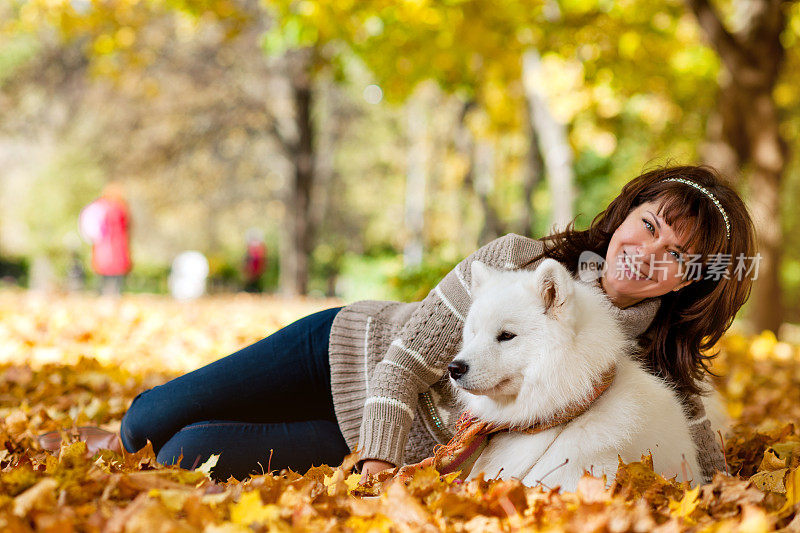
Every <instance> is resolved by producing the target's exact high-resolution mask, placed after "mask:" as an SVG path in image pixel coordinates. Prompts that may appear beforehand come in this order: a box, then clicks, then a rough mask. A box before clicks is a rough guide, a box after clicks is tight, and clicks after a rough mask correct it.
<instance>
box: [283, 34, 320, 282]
mask: <svg viewBox="0 0 800 533" xmlns="http://www.w3.org/2000/svg"><path fill="white" fill-rule="evenodd" d="M311 61H312V51H310V50H300V51H297V53H295V54H292V57H290V58H289V62H290V73H289V79H290V83H291V93H292V101H293V103H294V122H295V129H296V139H295V140H294V142H292V143H291V144H290V146H288V147H287V148H288V149H287V152H288V153H289V154H291V160H292V164H293V166H294V168H293V179H292V182H291V184H290V186H289V191H288V193H289V194H288V198H287V202H286V206H287V213H286V222H287V225H286V231H287V233H286V234H285V235H284V242H285V244H284V246H283V247H282V253H281V256H282V259H281V292H283V293H284V294H287V295H301V294H306V292H308V274H309V266H310V255H311V251H312V245H313V230H314V227H313V223H312V221H311V192H312V188H313V185H314V175H315V168H314V155H315V154H314V124H313V121H312V117H311V107H312V101H313V87H312V78H311Z"/></svg>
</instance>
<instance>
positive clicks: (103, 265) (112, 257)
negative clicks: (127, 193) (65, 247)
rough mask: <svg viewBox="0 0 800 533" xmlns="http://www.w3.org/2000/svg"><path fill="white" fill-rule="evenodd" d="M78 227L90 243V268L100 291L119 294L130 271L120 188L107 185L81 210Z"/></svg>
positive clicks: (127, 219)
mask: <svg viewBox="0 0 800 533" xmlns="http://www.w3.org/2000/svg"><path fill="white" fill-rule="evenodd" d="M79 225H80V230H81V234H82V235H83V236H84V237H85V238H86V239H87V240H88V241H89V242H90V243H91V244H92V269H93V270H94V271H95V273H96V274H97V275H99V276H100V277H101V283H100V292H101V293H102V294H110V295H118V294H120V293H121V292H122V285H123V283H124V281H125V276H126V275H127V274H128V272H130V270H131V254H130V248H129V240H130V235H129V234H130V214H129V212H128V206H127V204H126V203H125V200H124V199H123V197H122V190H121V188H120V187H119V186H118V185H115V184H109V185H108V186H106V188H105V189H104V190H103V193H102V195H101V196H100V197H99V198H98V199H97V200H95V201H93V202H92V203H90V204H89V205H87V206H86V207H85V208H84V209H83V211H81V214H80V219H79Z"/></svg>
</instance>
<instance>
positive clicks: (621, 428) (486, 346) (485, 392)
mask: <svg viewBox="0 0 800 533" xmlns="http://www.w3.org/2000/svg"><path fill="white" fill-rule="evenodd" d="M472 298H473V303H472V306H471V308H470V310H469V313H468V315H467V319H466V323H465V325H464V339H463V347H462V349H461V351H460V352H459V354H458V355H457V356H456V358H455V359H454V362H461V363H464V364H466V365H468V370H467V372H466V373H465V374H464V375H463V376H461V377H460V378H459V379H453V378H452V376H451V382H452V383H453V384H454V385H455V386H456V389H457V390H458V393H459V397H460V400H461V401H462V402H463V404H464V406H465V407H466V408H467V409H469V410H470V411H471V412H472V413H473V414H474V415H476V416H477V417H478V418H480V419H482V420H486V421H491V422H497V423H503V424H512V425H513V426H514V427H526V426H529V425H530V424H531V423H532V422H533V421H535V420H539V419H547V418H549V417H553V416H555V415H557V414H558V413H559V411H561V410H562V409H564V408H566V407H567V406H569V405H571V404H575V403H577V402H580V401H582V400H584V399H586V398H587V397H588V396H589V395H590V394H591V391H592V388H593V383H595V382H596V380H597V378H598V377H599V376H600V375H601V374H602V373H603V372H604V371H605V370H607V369H608V368H610V367H611V366H612V365H616V367H617V375H616V377H615V379H614V381H613V383H612V385H611V386H610V387H609V389H608V390H606V392H605V393H604V394H603V395H602V396H600V398H598V399H597V401H595V402H594V403H593V404H592V406H591V407H590V408H589V410H588V411H586V412H585V413H583V414H581V415H580V416H578V417H577V418H575V419H574V420H572V421H571V422H569V423H567V424H564V425H561V426H558V427H555V428H553V429H549V430H546V431H543V432H541V433H538V434H533V435H531V434H527V433H522V432H513V431H512V432H504V433H500V434H496V435H494V436H493V437H492V438H491V439H490V441H489V443H488V445H487V447H486V448H485V449H484V451H483V452H482V453H481V455H480V457H479V458H478V460H477V462H476V463H475V465H474V467H473V468H472V471H471V472H470V477H474V476H475V475H477V473H478V472H484V473H485V474H486V475H487V476H488V477H495V476H498V475H499V477H500V478H503V479H508V478H512V477H513V478H518V479H521V480H522V482H523V483H524V484H525V485H528V486H534V485H537V484H539V483H543V484H545V485H546V486H556V485H560V486H561V487H562V488H564V489H566V490H574V489H575V488H576V485H577V483H578V480H579V479H580V477H581V476H582V475H583V472H584V470H587V471H590V472H591V473H593V474H594V475H601V474H605V475H607V476H608V480H609V482H610V481H611V480H613V478H614V475H615V473H616V470H617V466H618V457H617V456H618V455H619V456H621V457H622V459H623V460H625V461H626V462H630V461H638V460H640V459H641V456H642V454H643V453H645V454H646V453H647V452H652V454H653V461H654V466H655V469H656V471H658V472H661V473H663V474H664V475H666V476H668V477H672V476H677V477H678V479H679V480H681V481H682V480H684V479H685V478H684V472H686V473H687V474H688V477H689V478H693V479H694V480H698V479H699V477H700V469H699V467H698V465H697V459H696V451H695V447H694V444H693V442H692V438H691V435H690V432H689V427H688V423H687V419H686V415H685V414H684V411H683V409H682V407H681V404H680V402H679V400H678V398H677V396H676V395H675V393H674V391H673V390H671V389H670V388H669V387H668V386H667V385H666V384H665V383H664V382H663V381H662V380H660V379H658V378H656V377H654V376H652V375H651V374H649V373H648V372H646V371H645V370H643V369H642V368H641V367H640V366H639V365H638V364H637V363H635V362H634V361H633V360H631V358H630V355H631V354H633V353H634V349H635V344H634V343H633V341H632V340H631V339H629V338H628V337H626V335H625V334H624V333H623V332H622V330H621V328H620V326H619V324H618V323H617V322H616V319H615V318H614V317H613V316H612V315H611V313H610V312H609V311H610V306H611V305H612V304H611V303H610V302H609V301H608V299H607V298H606V297H605V296H604V295H603V293H602V291H601V290H600V289H599V288H597V287H594V286H590V285H587V284H585V283H583V282H579V281H577V280H575V279H573V277H572V276H571V275H570V274H569V272H568V271H567V269H566V268H564V267H563V266H562V265H561V264H560V263H558V262H557V261H555V260H552V259H546V260H544V261H543V262H542V263H541V265H540V266H539V267H538V268H537V269H536V270H535V271H534V272H526V271H513V272H508V271H502V272H501V271H496V270H493V269H490V268H489V267H487V266H486V265H484V264H483V263H480V262H478V261H476V262H474V263H472ZM503 331H506V332H509V333H513V334H514V335H515V337H514V338H512V339H510V340H503V341H500V340H498V336H499V335H500V334H501V332H503ZM567 459H568V460H569V461H568V462H567V463H566V464H563V463H564V462H565V461H566V460H567ZM562 464H563V465H562Z"/></svg>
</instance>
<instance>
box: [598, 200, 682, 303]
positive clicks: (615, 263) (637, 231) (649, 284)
mask: <svg viewBox="0 0 800 533" xmlns="http://www.w3.org/2000/svg"><path fill="white" fill-rule="evenodd" d="M660 211H661V204H660V203H658V202H647V203H644V204H641V205H639V206H637V207H636V208H634V209H633V211H631V212H630V213H629V214H628V216H627V218H625V220H624V221H623V222H622V224H620V226H619V227H618V228H617V230H616V231H615V232H614V234H613V235H612V236H611V241H610V242H609V244H608V253H607V254H606V258H605V259H606V266H607V268H606V270H605V273H604V274H603V277H602V279H601V280H600V281H601V284H602V286H603V290H604V291H605V292H606V295H608V297H609V299H610V300H611V301H612V302H613V303H614V305H616V306H617V307H628V306H630V305H633V304H635V303H637V302H639V301H641V300H643V299H645V298H651V297H653V296H661V295H664V294H667V293H668V292H670V291H673V290H678V289H680V288H682V287H684V286H686V285H688V284H689V283H691V281H684V277H685V272H686V265H685V261H688V260H689V255H690V254H691V253H692V251H691V250H686V249H685V248H684V246H683V245H684V243H685V242H686V236H684V235H677V234H676V233H675V231H673V229H672V228H671V227H670V226H669V225H668V224H667V222H666V220H664V218H662V216H661V214H660Z"/></svg>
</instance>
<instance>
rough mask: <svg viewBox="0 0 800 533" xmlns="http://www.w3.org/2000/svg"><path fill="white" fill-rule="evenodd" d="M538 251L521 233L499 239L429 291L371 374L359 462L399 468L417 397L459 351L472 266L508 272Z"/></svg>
mask: <svg viewBox="0 0 800 533" xmlns="http://www.w3.org/2000/svg"><path fill="white" fill-rule="evenodd" d="M542 248H543V246H542V243H541V242H540V241H536V240H533V239H529V238H526V237H522V236H520V235H515V234H509V235H506V236H504V237H500V238H499V239H495V240H494V241H492V242H490V243H489V244H487V245H486V246H484V247H482V248H480V249H479V250H477V251H476V252H474V253H473V254H471V255H470V256H469V257H467V258H466V259H464V260H463V261H461V262H460V263H459V264H458V265H456V267H455V268H454V269H453V270H452V271H450V272H449V273H448V274H447V275H446V276H445V277H444V278H443V279H442V281H440V282H439V284H438V285H436V287H434V288H433V290H431V292H430V293H428V295H427V296H426V297H425V299H424V300H423V301H422V302H421V304H420V305H419V307H418V308H417V309H416V310H415V311H414V313H413V314H412V315H411V317H410V318H409V320H408V321H407V322H406V323H405V325H404V326H403V329H402V331H401V332H400V335H399V337H398V338H396V339H395V340H394V341H393V342H392V343H391V345H390V347H389V349H388V350H387V351H386V354H385V356H384V357H383V359H382V360H381V362H380V363H378V364H377V365H376V367H375V370H374V372H373V374H372V378H371V380H370V383H369V387H368V391H367V399H366V402H365V405H364V414H363V418H362V422H361V429H360V432H359V444H358V448H359V450H360V452H361V458H362V460H365V459H380V460H383V461H388V462H390V463H392V464H394V465H399V464H401V462H402V459H403V450H404V448H405V444H406V439H407V437H408V432H409V430H410V428H411V424H412V421H413V419H414V415H415V412H416V408H417V397H418V395H419V394H420V393H422V392H424V391H425V390H427V389H428V388H429V387H430V386H431V385H432V384H433V383H435V382H436V381H438V380H439V379H440V378H441V377H442V376H443V375H444V373H445V371H446V369H447V365H448V364H449V363H450V362H451V361H452V359H453V357H454V356H455V354H456V353H457V351H458V349H459V347H460V344H461V333H462V330H463V325H464V318H465V316H466V314H467V311H468V310H469V307H470V304H471V303H472V298H471V295H470V285H471V265H472V262H473V261H475V260H480V261H482V262H483V263H485V264H487V265H489V266H491V267H494V268H497V269H507V270H511V269H516V268H519V267H520V266H522V265H524V264H526V263H528V262H529V261H531V260H532V259H534V258H536V257H537V256H538V255H539V254H541V251H542Z"/></svg>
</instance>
